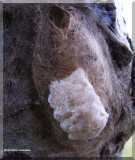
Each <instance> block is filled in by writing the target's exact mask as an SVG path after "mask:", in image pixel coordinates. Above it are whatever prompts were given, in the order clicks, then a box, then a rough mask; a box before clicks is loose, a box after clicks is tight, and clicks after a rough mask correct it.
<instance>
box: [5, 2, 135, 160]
mask: <svg viewBox="0 0 135 160" xmlns="http://www.w3.org/2000/svg"><path fill="white" fill-rule="evenodd" d="M118 10H119V8H117V6H116V5H115V4H113V3H111V4H110V3H106V4H104V3H103V4H101V3H91V4H4V15H3V17H4V51H3V57H4V149H18V150H21V149H22V150H25V149H30V150H31V151H30V152H26V151H23V153H22V152H19V153H18V152H17V153H16V152H4V156H5V157H10V156H11V157H17V156H20V157H25V156H26V157H31V158H32V157H119V156H121V152H122V149H123V146H124V144H125V142H126V141H127V140H128V139H129V138H130V136H131V135H132V134H133V132H134V130H135V121H134V119H135V114H134V112H135V104H134V103H133V101H134V96H135V87H134V86H135V80H134V79H135V76H134V72H135V70H134V66H135V64H134V63H132V62H133V50H132V47H131V42H130V40H129V38H128V35H127V33H126V32H125V31H124V30H123V27H121V26H124V25H125V24H124V20H123V17H120V18H121V19H119V16H118V13H119V12H118ZM121 28H122V29H121ZM132 64H133V65H132ZM132 68H133V70H132ZM78 69H81V71H82V72H76V71H78ZM76 73H79V74H77V75H76V76H74V75H75V74H76ZM82 73H84V76H82V77H81V74H82ZM72 77H73V79H72ZM130 77H132V79H131V78H130ZM70 82H71V83H70ZM73 82H74V83H73ZM86 84H87V85H86ZM54 85H55V86H54ZM70 85H71V88H70V89H69V86H70ZM77 85H81V87H82V86H83V85H84V86H85V87H83V88H82V89H81V90H79V89H75V87H76V86H77ZM89 86H92V90H93V91H92V93H93V97H94V98H91V97H90V98H88V99H87V103H86V101H85V100H84V99H86V97H88V96H89V95H88V94H91V92H89ZM87 87H88V89H87ZM51 88H52V90H51ZM60 89H61V90H60ZM59 90H60V91H61V92H60V91H59ZM87 91H88V93H87ZM54 92H55V93H56V94H54ZM62 93H63V94H66V96H65V97H67V99H68V100H67V101H66V100H65V99H66V98H64V99H63V101H61V99H62V97H61V94H62ZM73 93H74V94H73ZM71 95H73V96H74V97H73V96H71ZM49 96H50V97H51V98H52V101H49V100H48V97H49ZM62 96H63V95H62ZM69 97H70V98H69ZM95 97H97V99H98V100H97V101H98V102H97V103H98V104H99V105H98V107H97V110H96V111H97V112H96V111H95V108H94V109H91V110H90V108H91V106H92V105H90V103H91V101H92V103H96V102H95V101H96V98H95ZM90 99H91V100H90ZM132 99H133V100H132ZM54 100H55V101H54ZM84 101H85V102H84ZM93 101H94V102H93ZM54 103H55V104H54ZM57 103H59V105H60V106H59V107H60V108H58V107H57ZM63 103H64V104H65V103H66V106H65V107H67V109H66V110H64V111H61V110H60V109H61V106H62V104H63ZM86 104H88V106H86ZM78 106H80V108H78ZM101 106H102V107H101ZM56 107H57V108H56ZM70 107H71V108H72V109H71V108H70ZM52 108H53V109H52ZM55 108H56V109H58V112H59V113H60V114H62V116H63V119H62V118H61V117H55V111H56V109H55ZM69 108H70V109H71V110H72V111H75V112H74V114H73V115H72V116H73V117H74V115H75V114H76V113H78V117H77V118H73V117H68V116H67V113H68V111H67V110H68V109H69ZM100 109H101V110H102V109H103V111H104V114H106V115H108V118H107V117H106V120H105V119H102V121H101V119H100V118H101V117H100V118H99V117H98V118H96V116H97V114H98V112H99V113H100ZM87 110H88V111H87ZM65 115H66V117H65ZM79 117H80V118H79ZM59 118H61V119H59ZM71 118H72V119H73V121H72V123H71V122H70V125H71V124H72V125H71V126H70V127H73V128H75V129H76V126H77V125H80V126H81V127H82V128H81V129H78V130H77V131H76V130H75V129H74V130H73V131H71V129H69V128H68V127H69V126H66V128H64V127H65V126H62V124H63V121H64V123H67V122H69V120H70V119H71ZM95 119H96V120H95ZM101 122H104V124H103V123H101ZM94 125H95V126H94ZM102 125H103V126H102ZM84 128H85V129H84ZM71 135H74V136H73V137H72V140H69V139H70V137H71Z"/></svg>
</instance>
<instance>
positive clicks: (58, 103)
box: [48, 68, 109, 140]
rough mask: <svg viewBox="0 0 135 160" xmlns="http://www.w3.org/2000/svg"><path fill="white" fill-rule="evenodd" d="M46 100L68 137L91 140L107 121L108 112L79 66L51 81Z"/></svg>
mask: <svg viewBox="0 0 135 160" xmlns="http://www.w3.org/2000/svg"><path fill="white" fill-rule="evenodd" d="M48 102H49V103H50V106H51V108H53V109H54V112H53V115H54V118H55V119H56V120H57V121H59V122H60V126H61V128H62V129H63V130H64V131H65V132H67V133H68V138H69V139H70V140H88V139H93V138H95V137H97V136H98V135H99V134H100V133H101V131H102V130H103V129H104V128H105V126H106V124H107V121H108V117H109V115H108V113H107V112H106V111H105V108H104V106H103V104H102V102H101V101H100V98H99V96H98V95H97V94H96V92H95V90H94V88H93V86H92V85H91V83H90V82H89V80H88V78H87V75H86V74H85V72H84V70H83V69H81V68H78V69H77V70H76V71H74V72H73V73H72V74H71V75H70V76H69V77H67V78H65V79H62V80H60V81H53V82H52V83H51V85H50V95H49V98H48Z"/></svg>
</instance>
